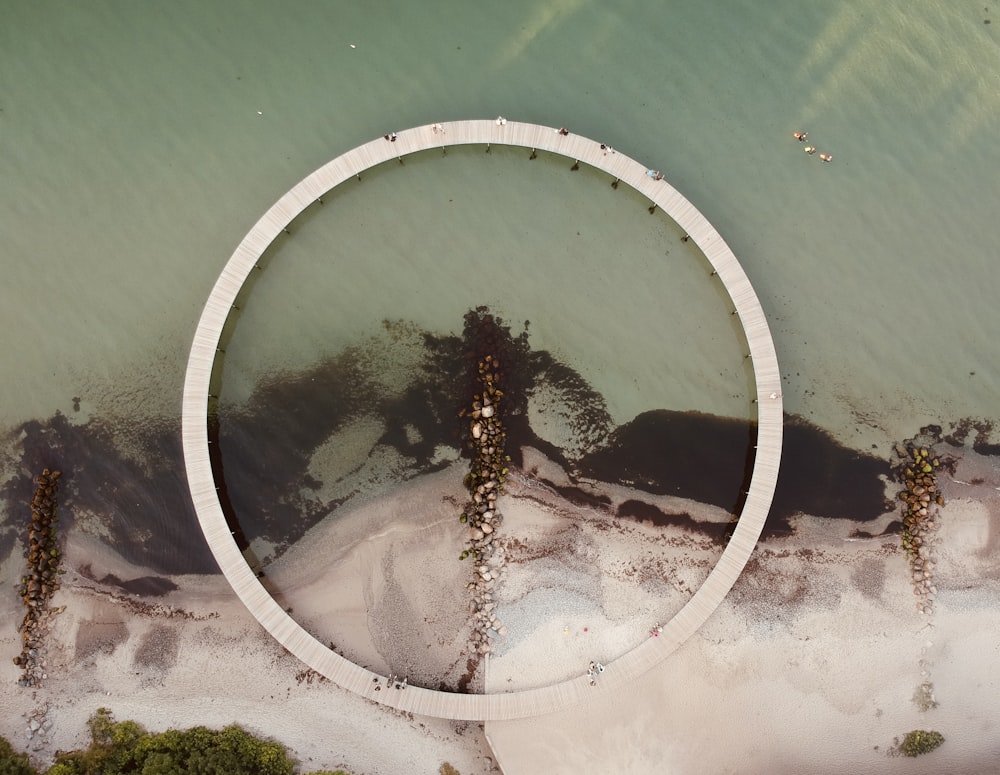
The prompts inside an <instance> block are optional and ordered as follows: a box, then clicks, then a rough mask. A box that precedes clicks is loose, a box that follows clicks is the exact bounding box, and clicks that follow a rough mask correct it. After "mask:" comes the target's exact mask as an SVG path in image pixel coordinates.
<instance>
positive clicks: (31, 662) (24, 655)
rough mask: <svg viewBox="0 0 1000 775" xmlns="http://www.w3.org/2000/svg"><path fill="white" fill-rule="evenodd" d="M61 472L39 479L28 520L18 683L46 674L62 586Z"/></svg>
mask: <svg viewBox="0 0 1000 775" xmlns="http://www.w3.org/2000/svg"><path fill="white" fill-rule="evenodd" d="M61 475H62V474H61V472H60V471H50V470H49V469H48V468H45V469H43V470H42V473H41V474H39V475H38V476H37V477H36V478H35V484H36V485H37V487H36V488H35V495H34V497H33V498H32V499H31V520H30V521H29V522H28V551H27V552H26V556H27V559H28V563H27V573H26V574H25V575H24V576H22V577H21V586H20V590H19V594H20V595H21V599H22V600H23V601H24V605H25V608H27V612H26V613H25V615H24V620H23V621H22V622H21V626H20V631H21V653H20V654H19V655H18V656H16V657H14V664H15V665H17V666H18V667H20V668H21V679H20V680H19V681H18V685H19V686H22V687H36V686H38V685H39V684H40V683H41V681H42V680H43V679H44V678H47V676H46V674H45V664H46V663H45V649H44V647H43V641H44V636H45V634H46V632H47V631H48V617H49V614H50V613H57V612H58V610H56V611H53V610H51V609H49V601H50V600H51V599H52V595H53V594H55V591H56V590H57V589H59V580H58V577H59V575H60V574H61V571H60V570H59V561H60V559H61V554H60V552H59V546H58V543H57V540H56V498H55V496H56V491H57V489H58V482H59V477H60V476H61Z"/></svg>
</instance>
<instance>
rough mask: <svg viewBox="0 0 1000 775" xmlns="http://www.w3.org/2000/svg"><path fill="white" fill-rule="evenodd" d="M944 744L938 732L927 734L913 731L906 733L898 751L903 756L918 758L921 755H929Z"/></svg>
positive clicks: (923, 731)
mask: <svg viewBox="0 0 1000 775" xmlns="http://www.w3.org/2000/svg"><path fill="white" fill-rule="evenodd" d="M943 742H944V736H943V735H942V734H941V733H940V732H928V731H926V730H923V729H914V730H913V731H912V732H907V733H906V737H904V738H903V742H902V744H900V746H899V750H900V751H902V752H903V755H904V756H920V754H922V753H930V752H931V751H933V750H934V749H935V748H937V747H938V746H939V745H941V743H943Z"/></svg>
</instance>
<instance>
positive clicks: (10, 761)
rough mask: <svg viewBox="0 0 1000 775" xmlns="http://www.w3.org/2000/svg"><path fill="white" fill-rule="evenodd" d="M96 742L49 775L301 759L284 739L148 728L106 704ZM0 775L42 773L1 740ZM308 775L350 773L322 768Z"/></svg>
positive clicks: (201, 769)
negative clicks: (125, 718) (116, 717)
mask: <svg viewBox="0 0 1000 775" xmlns="http://www.w3.org/2000/svg"><path fill="white" fill-rule="evenodd" d="M87 726H88V727H89V728H90V738H91V740H90V745H89V746H88V747H87V748H86V749H84V750H82V751H71V752H69V753H62V754H59V755H58V756H57V757H56V761H55V764H53V765H52V766H51V767H49V769H48V770H46V771H45V773H44V775H120V774H121V775H125V773H129V774H132V773H134V775H295V773H296V763H295V761H294V760H293V759H292V758H291V757H290V756H289V755H288V750H287V749H286V748H285V746H283V745H281V743H276V742H274V741H271V740H261V739H260V738H258V737H254V736H253V735H251V734H250V733H249V732H247V731H246V730H245V729H243V728H241V727H239V726H236V725H232V726H228V727H226V728H225V729H207V728H206V727H193V728H191V729H188V730H185V731H180V730H176V729H170V730H167V731H166V732H162V733H151V732H147V731H146V730H145V729H144V728H143V727H142V725H141V724H137V723H136V722H134V721H115V720H114V716H112V714H111V711H109V710H108V709H107V708H100V709H98V711H97V712H96V713H95V714H94V715H93V716H92V717H91V718H90V721H88V722H87ZM0 775H38V771H37V770H35V769H34V768H33V767H31V766H30V764H28V757H27V756H25V755H24V754H15V753H14V750H13V748H11V745H10V743H8V742H7V741H6V740H4V739H3V738H0ZM308 775H348V774H347V773H346V772H344V771H343V770H336V771H331V770H320V771H316V772H312V773H309V774H308Z"/></svg>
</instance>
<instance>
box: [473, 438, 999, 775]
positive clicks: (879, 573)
mask: <svg viewBox="0 0 1000 775" xmlns="http://www.w3.org/2000/svg"><path fill="white" fill-rule="evenodd" d="M955 479H958V480H959V481H961V482H965V483H964V484H959V483H955V482H953V481H951V480H950V479H949V478H947V477H944V478H943V479H942V481H941V484H942V485H943V490H944V494H945V497H946V498H947V499H948V502H947V505H946V506H945V508H944V510H943V514H942V520H941V522H942V527H941V529H940V531H939V535H938V544H937V547H936V557H937V563H938V564H937V568H936V570H935V583H936V586H937V589H938V599H937V601H936V606H935V610H934V613H933V614H932V615H931V616H930V617H925V616H923V615H919V614H917V612H916V610H915V604H914V600H915V598H914V595H913V588H912V582H911V580H910V576H909V571H908V568H907V564H906V561H905V558H904V555H903V554H902V553H901V552H900V551H899V550H898V539H896V538H894V537H888V538H873V539H862V540H858V539H854V538H852V536H851V533H852V532H853V530H854V529H855V527H856V525H854V524H853V523H848V522H837V521H832V520H819V519H815V518H810V517H802V518H800V519H799V520H798V524H797V525H796V528H797V533H796V535H795V536H794V537H792V538H789V539H784V540H781V541H769V542H767V544H766V545H762V546H759V547H758V549H757V550H756V552H755V555H754V558H752V559H751V563H750V564H749V565H748V566H747V569H746V570H745V571H744V574H743V576H742V577H741V578H740V580H739V582H738V583H737V585H736V587H735V588H734V589H733V591H732V593H730V595H729V597H728V598H727V599H726V601H725V603H724V604H723V606H721V607H720V609H719V610H718V611H717V612H716V613H715V615H713V616H712V617H711V618H710V619H709V621H708V622H707V623H706V625H705V626H704V627H703V628H702V629H701V630H700V631H699V632H698V634H697V635H696V636H695V637H694V638H693V639H692V640H690V641H689V642H688V643H686V644H684V645H683V646H682V647H681V648H680V649H679V650H678V651H677V652H676V653H675V654H673V655H672V656H671V657H670V659H668V660H667V661H666V662H665V663H664V664H663V665H661V666H659V667H658V668H656V669H655V670H653V671H651V672H650V673H649V674H647V675H646V676H644V677H643V678H641V679H640V680H637V681H635V682H633V683H632V684H630V685H629V686H627V687H626V688H625V689H622V690H619V691H614V692H604V691H602V690H601V688H600V682H598V686H597V687H596V688H595V690H594V699H593V701H592V702H588V703H586V704H584V705H580V706H577V707H574V708H571V709H569V710H567V711H564V712H562V713H557V714H552V715H550V716H546V717H544V718H537V719H529V720H522V721H504V722H490V723H488V724H487V736H488V737H489V739H490V742H491V744H492V745H493V747H494V750H495V752H496V754H497V757H498V760H499V762H500V764H501V765H502V767H503V768H504V770H505V771H506V772H509V773H514V772H538V771H545V772H552V773H578V772H585V771H589V772H599V771H606V772H629V773H632V772H636V773H638V772H653V771H664V772H673V773H703V772H712V773H730V772H732V773H737V772H739V773H745V772H768V773H775V774H779V775H780V774H782V773H798V772H829V773H858V772H862V773H866V772H887V773H893V772H906V773H932V772H933V773H937V772H948V773H981V772H988V771H992V770H993V769H995V766H996V764H995V763H996V760H997V754H998V751H1000V749H998V748H997V739H998V735H997V731H998V725H1000V694H998V691H997V690H998V688H1000V678H998V676H1000V648H998V647H997V633H998V632H1000V493H998V492H997V490H996V489H995V488H996V487H998V486H1000V476H998V473H997V470H996V468H995V466H994V465H993V464H992V463H991V461H988V460H986V459H984V458H980V457H979V456H977V455H973V454H971V453H966V458H965V459H964V460H963V461H962V462H961V464H960V466H959V470H958V471H957V472H956V475H955ZM978 480H982V481H979V482H978V483H976V484H974V483H973V482H976V481H978ZM892 516H893V515H886V517H884V518H883V519H882V520H880V522H879V527H881V526H883V525H884V524H885V523H887V522H888V521H889V519H891V518H892ZM869 527H871V526H869ZM568 597H571V596H568ZM550 640H552V641H557V640H558V631H557V630H556V632H555V635H554V636H553V637H552V638H551V639H550ZM542 645H545V644H539V646H542ZM549 648H552V646H550V647H549ZM537 653H546V651H545V649H544V648H539V650H538V652H537ZM537 653H536V656H537ZM532 658H533V657H532V655H531V654H529V653H527V652H520V653H518V652H512V653H511V654H510V655H509V657H508V663H509V664H508V665H506V667H507V668H508V669H507V673H508V674H510V673H513V674H514V675H515V676H518V675H521V674H522V673H524V672H530V670H531V668H532V663H531V660H532ZM609 669H612V668H609ZM503 680H504V681H508V680H509V678H508V677H504V678H503ZM925 681H927V682H930V683H932V684H933V687H934V695H935V699H936V700H937V701H938V703H939V705H938V707H936V708H932V709H930V710H926V711H921V710H920V709H919V708H918V707H917V705H916V703H915V702H914V699H913V697H914V692H915V690H916V688H917V687H918V686H919V685H920V684H921V683H923V682H925ZM489 683H490V685H491V688H493V689H496V688H499V687H497V686H494V684H495V683H496V682H495V681H494V674H493V672H492V667H491V672H490V676H489ZM513 683H514V685H515V686H516V681H515V682H513ZM508 685H510V683H508ZM912 729H936V730H938V731H940V732H941V733H942V734H943V735H944V736H945V738H946V742H945V744H944V745H943V746H942V747H941V748H939V749H938V750H937V751H935V752H934V753H932V754H929V755H926V756H924V757H921V758H918V759H908V758H905V757H901V756H898V755H893V752H892V748H893V746H894V744H895V742H896V740H895V739H896V738H898V737H901V736H902V735H903V734H905V733H906V732H908V731H910V730H912ZM539 730H544V734H539Z"/></svg>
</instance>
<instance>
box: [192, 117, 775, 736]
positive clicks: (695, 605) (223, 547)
mask: <svg viewBox="0 0 1000 775" xmlns="http://www.w3.org/2000/svg"><path fill="white" fill-rule="evenodd" d="M471 144H478V145H488V144H496V145H511V146H522V147H524V148H530V149H532V151H534V150H541V151H547V152H549V153H554V154H559V155H562V156H565V157H567V158H570V159H573V160H575V161H577V162H582V163H585V164H588V165H590V166H592V167H595V168H597V169H599V170H603V171H604V172H607V173H608V174H609V175H611V176H613V177H614V178H615V179H616V180H619V181H621V182H622V183H625V184H626V185H628V186H631V187H632V188H634V189H635V190H636V191H638V192H639V193H640V194H642V195H643V196H645V197H648V198H649V200H650V202H652V203H653V204H654V205H656V206H657V207H659V208H660V209H662V210H663V211H664V212H665V213H666V214H667V215H669V216H670V217H671V218H672V219H673V220H674V221H675V222H676V223H677V224H678V225H679V226H680V227H681V228H682V229H683V230H684V231H685V232H686V233H687V235H688V236H689V238H690V239H691V240H693V241H694V243H695V244H696V245H697V246H698V247H699V248H700V249H701V251H702V252H703V253H704V255H705V257H706V258H707V259H708V261H709V262H710V263H711V264H712V266H713V268H714V270H715V273H716V274H717V275H718V277H719V280H720V281H721V282H722V283H723V285H724V286H725V288H726V290H727V292H728V293H729V296H730V298H731V299H732V302H733V307H734V311H735V314H737V315H739V319H740V322H741V323H742V325H743V330H744V332H745V334H746V339H747V343H748V345H749V348H750V357H751V358H752V363H753V371H754V380H755V384H756V390H757V399H758V400H757V405H758V416H757V451H756V455H755V458H754V469H753V475H752V478H751V480H750V489H749V492H748V493H747V499H746V502H745V504H744V506H743V511H742V513H741V515H740V518H739V521H738V523H737V525H736V528H735V530H734V532H733V535H732V538H731V539H730V541H729V543H728V544H727V546H726V548H725V550H724V551H723V553H722V556H721V557H720V558H719V561H718V563H717V564H716V565H715V568H713V570H712V572H711V573H710V574H709V576H708V578H707V579H706V580H705V582H704V583H703V584H702V585H701V587H700V588H699V589H698V591H697V592H696V593H695V594H694V596H693V597H692V598H691V599H690V600H689V601H688V602H687V604H686V605H685V606H684V607H683V608H682V609H681V610H680V611H678V612H677V614H676V615H675V616H674V617H673V618H672V619H671V620H670V621H669V622H667V623H666V624H665V625H664V626H663V632H662V633H661V635H660V636H659V637H657V638H649V639H647V640H645V641H643V642H642V643H641V644H639V645H638V646H636V648H634V649H632V650H631V651H629V652H628V653H626V654H624V655H623V656H621V657H619V658H618V659H616V660H615V661H614V662H612V663H610V664H608V665H607V670H606V672H605V673H604V675H603V676H602V677H601V682H602V686H604V687H613V686H616V685H622V684H624V683H626V682H627V681H629V680H631V679H633V678H636V677H638V676H640V675H642V674H643V673H645V672H646V671H648V670H650V669H651V668H652V667H654V666H655V665H656V664H657V663H659V662H661V661H662V660H664V659H665V658H666V657H667V656H668V655H669V654H671V653H672V652H673V651H674V649H676V648H677V647H678V646H679V645H680V644H681V643H683V642H684V641H685V640H686V639H687V638H688V637H689V636H690V635H692V634H693V633H694V632H695V631H696V630H697V629H698V628H699V627H700V626H701V625H702V624H703V623H704V622H705V620H706V619H707V618H708V617H709V615H711V613H712V612H713V611H714V610H715V609H716V607H717V606H718V605H719V604H720V603H721V602H722V600H723V598H724V597H725V596H726V594H727V593H728V592H729V590H730V589H731V588H732V586H733V584H734V583H735V582H736V579H737V578H738V577H739V575H740V573H741V572H742V570H743V567H744V565H745V564H746V562H747V560H748V559H749V558H750V554H751V552H752V551H753V548H754V546H755V545H756V543H757V539H758V538H759V536H760V532H761V530H762V529H763V526H764V521H765V519H766V518H767V514H768V511H769V510H770V507H771V498H772V497H773V495H774V488H775V484H776V482H777V477H778V467H779V463H780V460H781V442H782V401H781V375H780V373H779V371H778V361H777V356H776V353H775V350H774V343H773V342H772V340H771V333H770V330H769V329H768V325H767V321H766V319H765V317H764V311H763V309H761V306H760V302H759V301H758V299H757V295H756V294H755V293H754V290H753V288H752V287H751V285H750V281H749V280H748V279H747V276H746V274H745V272H744V271H743V268H742V267H741V266H740V264H739V261H737V259H736V256H735V255H734V254H733V251H732V250H730V248H729V246H728V245H727V244H726V242H725V241H724V240H723V239H722V237H721V236H720V235H719V233H718V232H717V231H716V230H715V229H714V228H713V227H712V225H711V224H710V223H709V222H708V220H706V218H705V217H704V216H703V215H702V214H701V213H700V212H699V211H698V210H697V208H695V206H694V205H692V204H691V203H690V202H689V201H688V200H687V199H685V198H684V197H683V196H682V195H681V194H680V193H678V192H677V191H676V190H675V189H674V188H673V187H672V186H671V185H670V184H669V183H667V182H666V180H664V179H663V176H662V175H660V174H659V173H657V172H656V171H654V170H650V169H647V168H646V167H645V166H643V165H641V164H639V163H638V162H637V161H635V160H633V159H631V158H629V157H628V156H625V155H624V154H622V153H619V152H616V151H612V150H611V149H609V148H606V147H605V146H602V145H601V144H600V143H597V142H595V141H593V140H590V139H587V138H585V137H580V136H578V135H574V134H572V133H569V132H567V131H566V130H563V129H555V128H553V127H545V126H539V125H537V124H525V123H520V122H516V121H507V120H506V119H500V118H498V119H495V120H494V119H490V120H471V121H452V122H447V123H442V124H431V125H428V126H421V127H416V128H414V129H408V130H405V131H401V132H398V133H394V134H393V135H392V136H391V137H390V136H386V137H385V138H382V137H380V138H378V139H377V140H373V141H371V142H369V143H366V144H365V145H361V146H359V147H357V148H355V149H353V150H351V151H348V152H347V153H345V154H343V155H341V156H338V157H337V158H336V159H334V160H333V161H331V162H329V163H328V164H326V165H324V166H323V167H321V168H319V169H318V170H316V171H315V172H313V173H312V174H311V175H309V176H308V177H306V178H305V179H304V180H302V181H301V182H300V183H299V184H298V185H296V186H295V187H294V188H292V189H291V191H289V192H288V193H287V194H285V195H284V196H283V197H281V198H280V199H279V200H278V201H277V202H276V203H275V204H274V205H273V206H272V207H271V208H270V209H269V210H268V211H267V212H266V213H265V214H264V216H263V217H262V218H261V219H260V220H259V221H258V222H257V223H256V225H254V227H253V228H252V229H251V230H250V232H249V233H248V234H247V235H246V237H244V239H243V241H242V242H241V243H240V244H239V246H238V247H237V248H236V250H235V252H234V253H233V255H232V257H231V258H230V259H229V261H228V262H227V263H226V265H225V267H224V268H223V270H222V273H221V274H220V276H219V278H218V280H217V281H216V283H215V287H214V288H213V289H212V292H211V294H210V295H209V297H208V301H207V302H206V303H205V308H204V310H203V311H202V314H201V319H200V320H199V322H198V328H197V331H196V332H195V336H194V342H193V343H192V346H191V354H190V356H189V358H188V365H187V373H186V376H185V381H184V399H183V408H182V435H183V448H184V464H185V468H186V471H187V478H188V487H189V488H190V491H191V499H192V501H193V503H194V508H195V511H196V513H197V515H198V520H199V522H200V524H201V529H202V531H203V532H204V534H205V539H206V540H207V541H208V544H209V546H210V547H211V550H212V553H213V554H214V555H215V559H216V561H217V562H218V564H219V567H220V568H221V569H222V572H223V574H225V576H226V579H227V580H228V581H229V583H230V584H231V585H232V587H233V589H234V590H235V591H236V594H237V595H239V597H240V599H241V600H242V601H243V603H244V605H246V607H247V608H248V609H249V610H250V612H251V613H252V614H253V615H254V616H255V617H256V618H257V621H259V622H260V624H261V625H262V626H263V627H264V629H266V630H267V631H268V632H269V633H270V634H271V635H272V636H274V638H275V639H276V640H277V641H278V642H279V643H281V645H282V646H284V647H285V648H286V649H288V650H289V651H291V652H292V653H293V654H295V655H296V656H297V657H298V658H299V659H301V660H302V661H303V662H305V663H306V664H307V665H309V667H311V668H312V669H314V670H316V671H317V672H318V673H320V674H322V675H324V676H326V677H327V678H329V679H330V680H331V681H334V682H335V683H337V684H339V685H340V686H342V687H343V688H345V689H348V690H349V691H352V692H355V693H356V694H360V695H362V696H364V697H366V698H368V699H371V700H374V701H376V702H379V703H382V704H385V705H388V706H391V707H394V708H397V709H399V710H403V711H407V712H412V713H419V714H421V715H425V716H436V717H440V718H452V719H466V720H476V721H485V720H493V719H507V718H523V717H526V716H533V715H540V714H545V713H550V712H552V711H555V710H558V709H560V708H563V707H567V706H569V705H572V704H574V703H576V702H579V701H582V700H583V699H585V698H587V697H592V696H593V691H594V690H593V689H592V688H590V686H589V682H588V679H587V678H586V677H585V676H581V677H579V678H575V679H572V680H569V681H563V682H561V683H557V684H552V685H550V686H545V687H542V688H538V689H531V690H527V691H519V692H510V693H500V694H453V693H447V692H439V691H433V690H430V689H423V688H420V687H417V686H410V687H408V688H407V690H406V691H393V692H387V691H380V692H377V693H376V692H375V690H374V687H375V686H376V685H377V684H376V683H375V682H374V679H375V678H378V677H379V676H376V675H375V674H374V673H372V672H371V671H369V670H366V669H365V668H362V667H360V666H359V665H356V664H354V663H353V662H350V661H349V660H347V659H345V658H344V657H342V656H340V655H339V654H337V653H336V652H334V651H332V650H331V649H329V648H327V647H326V646H325V645H323V644H322V643H320V642H319V641H318V640H317V639H316V638H314V637H313V636H312V635H310V634H309V633H308V632H306V631H305V630H304V629H303V628H302V627H301V626H300V625H299V624H298V623H297V622H296V621H295V620H294V619H292V617H290V616H289V615H288V614H287V613H285V611H284V610H283V609H282V608H281V606H279V605H278V603H277V602H275V600H274V599H273V598H272V597H271V595H270V594H268V592H267V590H266V589H265V588H264V587H263V585H262V584H261V583H260V581H259V580H258V579H257V576H256V575H255V574H254V572H253V571H252V570H251V569H250V567H249V566H248V565H247V563H246V560H245V559H244V557H243V554H242V552H241V551H240V549H239V547H238V546H237V544H236V541H235V540H234V539H233V535H232V533H231V532H230V529H229V527H228V525H227V524H226V517H225V514H224V513H223V510H222V506H221V504H220V502H219V496H218V491H217V488H216V482H215V478H214V475H213V470H212V464H211V460H210V457H209V448H208V447H209V442H208V418H207V414H208V401H209V389H210V382H211V379H212V371H213V367H214V363H215V357H216V352H217V349H218V346H219V341H220V337H221V335H222V332H223V328H224V327H225V325H226V320H227V318H228V317H229V313H230V310H231V309H232V307H233V304H234V302H235V300H236V297H237V294H238V293H239V292H240V289H241V288H242V287H243V284H244V283H245V282H246V279H247V277H248V276H249V274H250V272H252V271H253V269H254V267H255V266H256V265H257V261H258V259H259V258H260V257H261V255H262V254H263V253H264V251H265V250H266V249H267V247H268V246H269V245H270V244H271V242H272V240H274V239H275V237H277V236H278V235H279V234H280V233H281V232H282V231H283V230H284V229H285V228H286V227H287V226H288V224H289V223H291V221H292V220H294V219H295V217H296V216H298V215H299V214H300V213H301V212H302V211H303V210H305V209H306V208H307V207H309V206H310V205H312V204H313V203H314V202H315V201H316V200H317V199H319V198H320V197H321V196H323V194H325V193H326V192H327V191H329V190H330V189H332V188H334V187H335V186H337V185H339V184H340V183H343V182H344V181H346V180H348V179H349V178H352V177H355V176H357V175H360V174H361V173H363V172H364V171H365V170H367V169H369V168H371V167H374V166H377V165H379V164H383V163H384V162H386V161H392V160H394V159H397V158H402V157H403V156H405V155H406V154H410V153H414V152H417V151H423V150H427V149H434V148H445V147H447V146H450V145H471Z"/></svg>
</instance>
